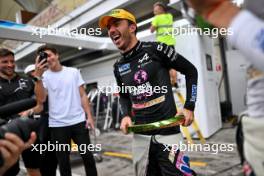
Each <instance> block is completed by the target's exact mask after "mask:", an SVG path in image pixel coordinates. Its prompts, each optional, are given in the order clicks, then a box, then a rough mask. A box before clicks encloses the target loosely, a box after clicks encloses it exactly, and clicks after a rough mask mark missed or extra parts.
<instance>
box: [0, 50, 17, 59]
mask: <svg viewBox="0 0 264 176" xmlns="http://www.w3.org/2000/svg"><path fill="white" fill-rule="evenodd" d="M10 55H11V56H14V55H15V54H14V53H13V52H12V51H11V50H9V49H6V48H0V57H5V56H10Z"/></svg>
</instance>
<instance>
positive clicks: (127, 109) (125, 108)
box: [114, 65, 132, 118]
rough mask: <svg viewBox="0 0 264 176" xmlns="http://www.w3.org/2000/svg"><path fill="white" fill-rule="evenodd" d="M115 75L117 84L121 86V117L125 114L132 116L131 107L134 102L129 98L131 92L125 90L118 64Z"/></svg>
mask: <svg viewBox="0 0 264 176" xmlns="http://www.w3.org/2000/svg"><path fill="white" fill-rule="evenodd" d="M114 75H115V79H116V83H117V86H118V87H119V92H118V93H119V96H120V106H121V108H120V109H121V118H123V117H125V116H130V117H131V107H132V103H131V101H130V98H129V93H128V92H126V91H123V89H122V87H123V85H122V81H121V78H120V75H119V73H118V69H117V67H116V65H115V66H114Z"/></svg>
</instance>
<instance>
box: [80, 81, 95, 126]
mask: <svg viewBox="0 0 264 176" xmlns="http://www.w3.org/2000/svg"><path fill="white" fill-rule="evenodd" d="M79 91H80V96H81V103H82V107H83V110H84V112H85V114H86V115H87V121H86V124H87V126H88V125H90V126H91V128H92V129H94V120H93V116H92V113H91V108H90V102H89V100H88V98H87V95H86V92H85V90H84V87H83V85H81V86H80V87H79Z"/></svg>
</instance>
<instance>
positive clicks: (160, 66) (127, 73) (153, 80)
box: [99, 9, 198, 176]
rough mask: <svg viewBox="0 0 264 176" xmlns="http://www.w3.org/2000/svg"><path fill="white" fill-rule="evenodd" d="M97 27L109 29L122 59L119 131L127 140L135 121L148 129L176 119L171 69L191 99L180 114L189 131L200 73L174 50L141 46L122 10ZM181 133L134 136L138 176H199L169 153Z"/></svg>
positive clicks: (118, 65)
mask: <svg viewBox="0 0 264 176" xmlns="http://www.w3.org/2000/svg"><path fill="white" fill-rule="evenodd" d="M99 26H100V27H101V28H107V29H108V35H109V37H110V38H111V39H112V41H113V43H114V44H115V45H116V46H117V48H118V49H119V50H120V51H121V54H122V57H121V58H120V59H119V60H118V61H117V62H116V63H115V64H114V74H115V77H116V81H117V84H118V86H119V89H120V90H121V91H120V92H119V94H120V103H121V111H122V121H121V127H120V128H121V130H122V131H123V132H124V133H125V134H127V132H128V131H127V128H128V126H131V125H132V120H131V118H133V119H134V122H135V124H147V123H152V122H158V121H161V120H166V119H169V118H171V117H173V116H174V115H175V114H176V106H175V102H174V99H173V93H172V89H171V84H170V77H169V70H170V69H171V68H173V69H176V70H177V71H179V72H181V73H182V74H184V75H185V78H186V91H187V92H186V94H187V95H186V102H185V105H184V109H183V110H182V114H183V115H184V116H185V119H184V122H183V125H184V126H189V125H190V124H191V123H192V121H193V118H194V115H193V111H194V107H195V101H196V95H197V93H196V91H197V75H198V74H197V70H196V68H195V67H194V66H193V65H192V64H191V63H190V62H189V61H187V60H186V59H185V58H184V57H183V56H181V55H180V54H178V53H177V52H176V51H175V49H174V47H171V46H168V45H166V44H162V43H157V42H142V41H139V40H138V39H137V37H136V32H137V25H136V20H135V17H134V16H133V15H132V14H131V13H129V12H127V11H125V10H123V9H114V10H112V11H111V12H110V13H109V14H108V15H106V16H103V17H101V18H100V21H99ZM127 90H128V91H127ZM132 111H133V115H132V113H131V112H132ZM178 133H180V129H179V126H176V127H170V128H165V129H158V130H152V131H149V132H144V133H143V132H142V133H139V134H134V141H133V145H134V144H135V145H134V147H133V150H134V151H133V162H134V165H135V172H136V175H139V176H141V175H142V176H143V175H147V176H160V175H162V176H176V175H177V176H181V175H195V173H194V172H193V171H192V170H191V169H190V167H189V162H188V157H187V156H185V155H184V154H183V153H182V152H181V151H179V150H175V152H173V151H172V150H170V151H167V150H166V148H165V146H166V145H164V144H174V143H175V142H176V141H175V139H178V141H179V134H178ZM170 149H171V148H170ZM146 158H147V159H146ZM175 166H176V167H175Z"/></svg>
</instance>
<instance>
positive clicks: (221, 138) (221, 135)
mask: <svg viewBox="0 0 264 176" xmlns="http://www.w3.org/2000/svg"><path fill="white" fill-rule="evenodd" d="M224 126H225V127H224V128H223V129H221V130H220V131H218V132H217V133H216V134H215V135H213V136H212V137H211V138H210V139H207V143H208V144H211V146H213V144H214V145H216V144H219V145H220V144H222V143H229V144H230V143H231V144H234V143H235V142H234V139H235V128H231V127H228V125H224ZM131 139H132V136H131V135H123V134H121V133H120V132H116V131H110V132H107V133H103V134H101V135H100V136H99V138H98V143H101V144H102V149H103V151H110V152H119V153H125V154H130V153H131ZM195 143H199V141H195ZM233 146H234V148H233V149H234V150H233V151H230V152H218V153H217V154H213V152H206V151H205V152H189V155H190V159H191V161H192V163H193V166H192V168H193V169H194V170H195V171H196V172H197V173H198V175H200V176H242V174H241V167H240V166H239V158H238V155H237V153H236V148H235V144H234V145H233ZM72 158H73V160H74V161H73V162H72V172H73V176H83V175H85V174H84V168H83V166H82V163H81V161H80V159H78V157H77V159H76V156H73V157H72ZM97 169H98V172H99V175H100V176H133V175H134V173H133V168H132V161H131V160H130V159H126V158H118V157H110V156H103V161H102V162H100V163H97ZM23 175H25V171H24V169H22V171H21V172H20V176H23ZM58 175H59V174H58Z"/></svg>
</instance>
